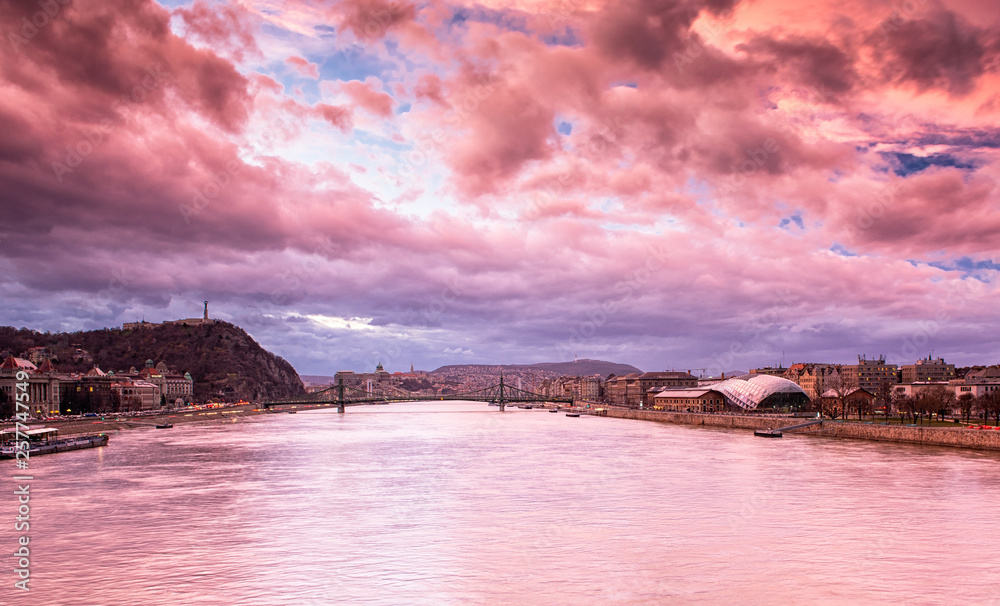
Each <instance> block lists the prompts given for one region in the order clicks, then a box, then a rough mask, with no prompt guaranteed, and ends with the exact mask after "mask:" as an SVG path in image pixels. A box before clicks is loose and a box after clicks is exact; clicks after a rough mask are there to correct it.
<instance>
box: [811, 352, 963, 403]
mask: <svg viewBox="0 0 1000 606" xmlns="http://www.w3.org/2000/svg"><path fill="white" fill-rule="evenodd" d="M953 370H954V369H953ZM897 378H898V377H897V374H896V365H895V364H886V362H885V356H879V357H878V359H874V358H873V359H871V360H869V359H868V358H866V357H865V356H863V355H861V356H858V363H857V364H845V365H843V366H841V367H840V380H841V382H842V383H843V384H844V385H850V386H851V387H860V388H861V389H865V390H867V391H868V393H878V390H879V386H880V385H881V384H882V383H883V382H886V381H888V382H890V383H892V384H896V383H898V382H899V381H897ZM824 397H825V394H824Z"/></svg>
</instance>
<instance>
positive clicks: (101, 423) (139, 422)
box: [2, 404, 329, 436]
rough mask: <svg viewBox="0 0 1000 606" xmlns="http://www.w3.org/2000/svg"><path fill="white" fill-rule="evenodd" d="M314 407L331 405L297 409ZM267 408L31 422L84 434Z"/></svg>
mask: <svg viewBox="0 0 1000 606" xmlns="http://www.w3.org/2000/svg"><path fill="white" fill-rule="evenodd" d="M314 408H329V406H317V405H308V404H307V405H299V406H297V407H296V409H297V410H310V409H314ZM287 410H288V409H287V408H283V409H282V411H280V412H279V413H278V414H283V413H287ZM266 412H267V411H266V410H264V409H261V408H256V407H255V406H254V405H253V404H244V405H242V406H225V407H220V408H210V409H202V410H185V409H180V410H174V411H169V412H168V411H164V412H163V413H160V414H155V415H147V416H141V417H121V416H116V415H102V416H99V417H85V418H82V419H55V420H48V421H32V422H30V423H28V426H29V427H31V428H36V427H42V426H44V427H52V428H54V429H58V430H59V435H60V436H72V435H80V434H94V433H107V432H109V431H114V430H119V429H132V428H141V427H155V426H156V425H164V424H170V425H178V424H183V423H199V422H200V423H206V422H220V421H224V422H231V421H235V420H236V419H239V418H241V417H249V416H254V415H259V414H265V413H266ZM2 427H3V428H4V429H6V428H9V427H13V424H12V423H4V424H3V426H2Z"/></svg>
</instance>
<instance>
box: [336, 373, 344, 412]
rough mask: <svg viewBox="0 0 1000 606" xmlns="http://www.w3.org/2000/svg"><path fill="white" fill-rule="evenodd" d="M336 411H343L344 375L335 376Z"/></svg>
mask: <svg viewBox="0 0 1000 606" xmlns="http://www.w3.org/2000/svg"><path fill="white" fill-rule="evenodd" d="M337 412H339V413H343V412H344V377H337Z"/></svg>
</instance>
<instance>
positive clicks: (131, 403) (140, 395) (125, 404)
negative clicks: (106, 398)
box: [111, 379, 160, 411]
mask: <svg viewBox="0 0 1000 606" xmlns="http://www.w3.org/2000/svg"><path fill="white" fill-rule="evenodd" d="M111 389H112V391H113V392H114V393H116V394H117V396H118V401H119V406H118V410H120V411H132V410H153V409H156V408H159V407H160V388H159V387H158V386H156V385H154V384H152V383H150V382H148V381H143V380H141V379H136V380H129V379H123V380H120V381H113V382H112V383H111Z"/></svg>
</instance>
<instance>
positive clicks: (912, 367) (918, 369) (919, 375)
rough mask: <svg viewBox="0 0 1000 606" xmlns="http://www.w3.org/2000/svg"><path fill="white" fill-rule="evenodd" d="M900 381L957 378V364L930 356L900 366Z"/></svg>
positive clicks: (912, 381) (945, 380) (935, 380)
mask: <svg viewBox="0 0 1000 606" xmlns="http://www.w3.org/2000/svg"><path fill="white" fill-rule="evenodd" d="M899 370H900V373H901V374H900V377H901V380H900V383H919V382H928V381H933V382H938V381H944V382H946V383H947V382H948V381H951V380H952V379H954V378H955V365H954V364H945V361H944V359H942V358H938V359H936V360H932V359H931V357H930V356H927V358H926V359H923V360H917V361H916V362H915V363H913V364H904V365H903V366H901V367H900V368H899Z"/></svg>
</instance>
